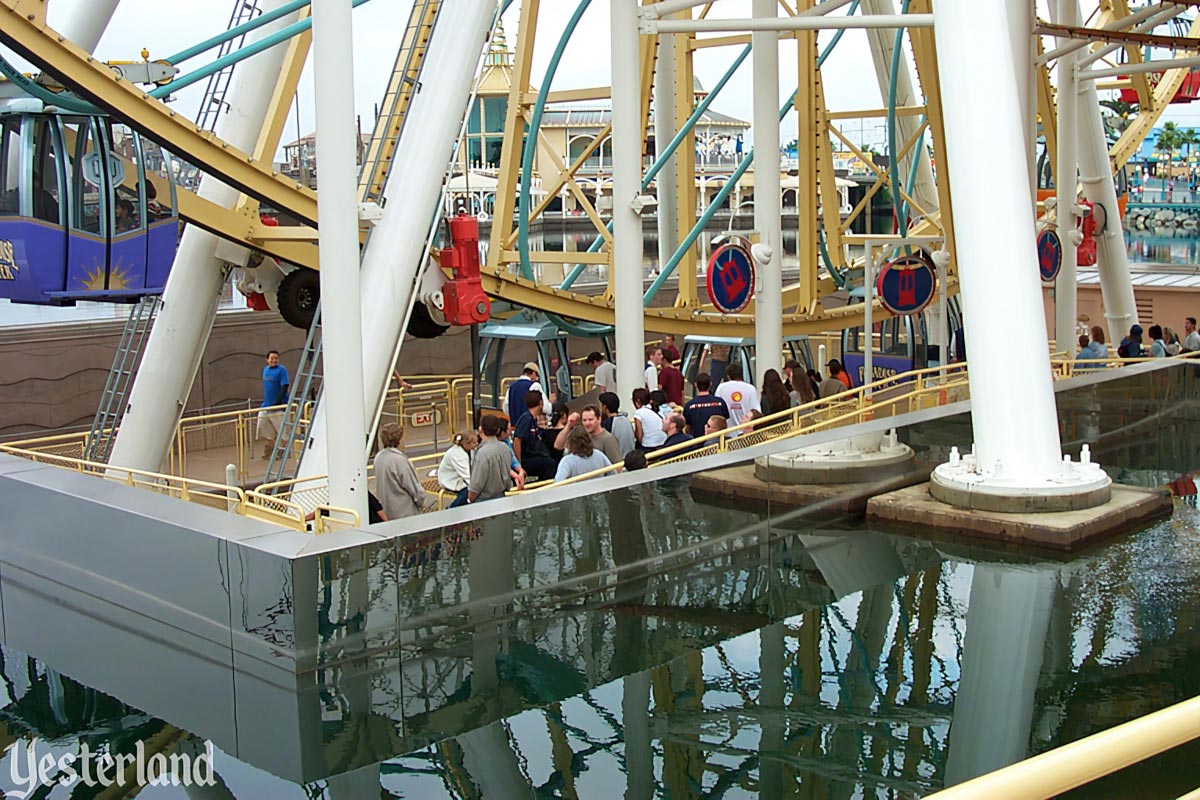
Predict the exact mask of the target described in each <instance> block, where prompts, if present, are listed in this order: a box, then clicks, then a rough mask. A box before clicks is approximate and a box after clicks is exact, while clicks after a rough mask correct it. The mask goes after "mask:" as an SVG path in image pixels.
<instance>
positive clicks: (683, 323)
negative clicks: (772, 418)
mask: <svg viewBox="0 0 1200 800" xmlns="http://www.w3.org/2000/svg"><path fill="white" fill-rule="evenodd" d="M40 5H41V3H37V2H31V0H0V43H3V44H5V45H7V46H8V47H11V48H12V49H13V50H14V51H15V52H17V53H18V54H20V55H21V56H22V57H24V58H26V59H27V60H29V61H30V62H31V63H33V64H36V65H37V66H38V67H40V68H41V69H43V70H45V71H46V72H47V73H49V74H51V75H53V76H54V77H55V78H57V79H58V80H59V81H60V82H61V83H62V84H63V85H64V86H66V87H67V88H68V89H69V90H71V91H72V92H74V93H75V94H77V95H78V96H79V97H81V98H84V99H86V100H88V101H90V102H92V103H94V104H95V105H96V106H98V107H99V108H101V109H103V110H104V111H105V112H107V113H109V114H112V115H113V116H114V117H117V118H118V119H121V120H122V121H124V122H125V123H126V124H128V125H129V126H130V127H131V128H133V129H134V130H136V131H138V132H139V133H141V134H142V135H144V136H146V137H147V138H149V139H151V140H153V141H155V142H158V143H159V144H160V145H162V146H163V147H165V148H166V149H168V150H170V151H171V152H177V153H181V154H183V155H185V156H186V157H187V158H188V160H189V161H191V162H192V163H195V164H199V165H201V167H202V168H203V169H204V171H205V172H207V173H209V174H211V175H214V176H215V177H217V178H219V179H220V180H222V181H225V182H226V183H228V184H230V185H231V186H235V187H237V188H238V189H239V190H240V191H242V192H244V193H245V194H246V195H248V196H250V197H252V198H255V199H256V200H259V201H260V202H263V203H266V204H269V205H271V206H273V207H275V208H279V209H284V210H287V211H288V212H289V213H290V214H292V215H293V216H295V217H296V218H297V219H299V220H300V221H301V222H303V223H306V224H307V225H308V226H311V227H300V228H266V227H265V226H262V225H260V224H258V222H257V221H256V220H255V219H252V218H251V217H249V216H248V215H246V214H244V213H241V212H239V211H237V210H230V209H226V208H222V207H220V206H218V205H216V204H214V203H211V202H208V201H206V200H204V199H202V198H200V197H198V196H197V195H195V194H193V193H191V192H188V191H186V190H182V189H181V190H179V192H178V206H179V214H180V216H181V217H182V218H183V219H184V220H185V221H187V222H188V223H190V224H194V225H196V226H198V227H200V228H203V229H205V230H207V231H209V232H210V233H213V234H215V235H217V236H221V237H222V238H225V239H229V240H230V241H233V242H236V243H238V244H243V245H249V246H251V247H254V248H256V249H258V250H261V251H263V252H264V253H266V254H267V255H270V256H273V257H276V258H279V259H282V260H285V261H288V262H290V263H294V264H297V265H299V266H303V267H308V268H311V269H317V268H318V263H317V248H316V247H315V246H314V238H315V237H314V228H315V226H316V219H317V204H316V197H317V196H316V193H315V192H313V191H311V190H309V189H307V188H306V187H304V186H303V185H302V184H300V183H298V182H296V181H293V180H290V179H288V178H286V177H284V176H282V175H280V174H279V173H278V172H277V171H275V170H274V169H273V168H272V167H271V166H270V165H269V164H267V163H263V162H262V161H258V160H256V159H255V158H254V157H253V156H251V155H250V154H247V153H245V152H242V151H240V150H238V149H237V148H234V147H231V146H230V145H229V144H227V143H226V142H223V141H221V139H219V138H218V137H217V136H216V135H214V134H213V133H212V132H210V131H207V130H204V129H203V128H201V127H199V126H198V125H196V124H195V123H194V122H192V121H191V120H189V119H187V118H186V117H184V115H182V114H179V113H177V112H175V111H173V110H171V109H170V108H169V107H168V106H166V105H164V104H162V103H160V102H159V101H157V100H155V99H154V98H152V97H150V96H149V95H148V94H146V93H145V92H143V91H142V90H141V89H140V88H139V87H138V86H136V85H135V84H133V83H131V82H129V81H127V80H124V79H123V78H121V77H120V76H119V75H117V74H116V73H114V72H113V71H112V70H111V69H109V67H108V66H107V65H106V64H105V63H104V62H102V61H99V60H97V59H94V58H92V57H91V56H89V55H88V54H87V53H86V52H84V51H83V50H81V49H80V48H78V47H76V46H75V45H74V44H73V43H72V42H70V41H69V40H68V39H66V37H64V36H63V35H62V34H59V33H58V32H57V31H55V30H54V29H52V28H50V27H49V26H48V25H47V24H46V23H45V21H44V19H42V18H41V16H40V15H39V14H38V13H35V12H36V9H35V8H34V6H40ZM483 271H484V275H483V284H484V289H485V290H486V291H487V292H488V294H490V295H491V296H492V297H493V298H496V299H502V300H506V301H508V302H511V303H515V304H518V305H523V306H528V307H531V308H538V309H546V310H549V311H553V312H555V313H558V314H560V315H561V316H564V317H568V318H571V319H578V320H582V321H585V322H594V323H600V324H610V325H611V324H613V322H614V309H613V302H612V300H611V299H609V298H606V297H593V296H589V295H587V294H583V293H578V292H572V291H568V290H560V289H557V288H554V287H551V286H545V285H541V284H538V283H537V282H535V281H532V280H528V279H524V278H521V277H519V276H518V275H516V274H514V273H513V272H511V271H510V270H509V269H508V268H507V267H505V266H497V267H490V266H489V267H484V270H483ZM950 288H951V290H952V291H956V290H957V287H956V286H951V287H950ZM789 291H790V292H791V293H793V294H794V293H795V291H796V290H795V288H794V287H793V288H792V289H790V290H789V289H785V297H786V296H787V295H788V294H789ZM785 302H786V301H785ZM875 314H876V319H882V318H885V317H887V316H888V313H887V312H886V311H885V310H883V309H882V308H881V307H877V308H876V309H875ZM861 322H862V306H861V305H858V306H851V307H846V308H836V309H824V310H822V311H821V312H819V313H815V314H792V315H785V317H784V329H785V334H787V335H795V334H801V333H815V332H818V331H821V330H827V329H828V328H829V327H830V326H831V325H833V326H835V327H845V326H850V325H855V324H861ZM646 323H647V325H648V326H650V327H651V328H652V329H653V330H656V331H662V332H670V333H675V334H678V335H682V334H688V333H697V332H698V331H699V330H701V329H709V330H711V331H712V332H713V333H714V335H724V336H753V335H754V317H753V315H752V314H743V315H720V314H716V313H713V312H711V311H709V310H706V309H703V308H700V309H693V308H677V307H673V306H668V307H662V308H647V309H646Z"/></svg>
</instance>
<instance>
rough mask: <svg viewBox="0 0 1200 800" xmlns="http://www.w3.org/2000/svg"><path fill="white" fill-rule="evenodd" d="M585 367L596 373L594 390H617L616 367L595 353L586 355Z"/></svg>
mask: <svg viewBox="0 0 1200 800" xmlns="http://www.w3.org/2000/svg"><path fill="white" fill-rule="evenodd" d="M587 365H588V366H589V367H592V369H594V370H595V371H596V388H597V389H599V390H600V391H601V392H615V391H616V390H617V366H616V365H615V364H613V363H612V362H610V361H608V360H607V359H605V357H604V356H603V355H602V354H600V353H599V352H597V351H593V352H591V353H589V354H588V357H587Z"/></svg>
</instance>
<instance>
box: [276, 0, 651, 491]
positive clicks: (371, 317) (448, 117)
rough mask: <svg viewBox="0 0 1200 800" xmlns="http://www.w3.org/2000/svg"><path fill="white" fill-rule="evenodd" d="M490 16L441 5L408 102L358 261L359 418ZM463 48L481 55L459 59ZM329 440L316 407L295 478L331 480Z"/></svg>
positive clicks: (402, 316)
mask: <svg viewBox="0 0 1200 800" xmlns="http://www.w3.org/2000/svg"><path fill="white" fill-rule="evenodd" d="M495 14H496V0H475V2H469V3H445V4H443V5H442V6H441V9H440V10H439V11H438V21H437V25H435V26H434V29H433V35H432V36H431V37H430V39H429V45H428V49H427V50H426V51H425V60H424V65H423V67H422V71H421V74H422V76H424V77H423V78H422V82H421V91H420V92H417V93H416V94H415V95H413V98H412V101H411V105H410V106H409V109H408V119H407V121H406V122H405V125H404V130H403V131H402V132H401V135H400V141H399V142H398V143H397V145H396V153H397V158H395V159H394V160H393V162H392V169H391V170H390V172H389V174H388V179H387V183H386V184H385V186H384V190H383V196H384V203H383V206H384V209H383V217H382V218H381V219H380V220H379V222H378V224H376V226H375V229H374V230H373V231H372V232H371V239H370V243H369V245H368V246H367V248H366V249H365V250H364V251H363V254H362V275H361V280H362V284H361V290H360V294H361V297H362V328H361V330H362V340H363V341H364V342H368V343H370V346H369V347H367V348H365V349H364V350H363V386H364V389H365V391H364V396H363V402H364V406H363V416H364V419H370V420H372V421H373V418H374V414H375V411H376V409H377V408H379V398H380V397H381V396H382V395H383V393H384V391H385V390H386V388H387V384H388V382H389V381H390V380H391V375H392V358H393V356H394V355H395V354H396V353H397V352H398V350H399V342H400V338H401V337H402V336H403V334H404V324H405V320H406V318H407V310H408V308H409V307H410V304H411V303H412V302H413V292H414V291H415V288H414V287H415V286H416V285H417V279H418V278H419V276H420V274H421V271H422V269H423V268H424V266H425V265H424V264H422V263H421V256H422V254H423V253H424V251H425V241H426V238H427V237H428V235H429V221H430V219H431V217H432V216H433V214H435V213H436V212H437V209H438V199H439V197H440V196H441V192H442V183H443V181H444V179H445V173H446V167H447V166H448V165H449V163H450V160H451V158H452V157H453V154H454V145H455V142H456V141H457V139H458V133H459V129H460V128H461V127H462V118H463V114H465V113H466V110H467V101H468V99H469V98H470V96H471V86H472V84H473V82H474V79H475V69H476V66H477V65H478V63H479V59H478V56H479V55H480V54H482V52H483V48H484V46H485V44H486V39H487V33H488V31H489V30H490V28H491V24H492V19H493V18H494V17H495ZM468 43H469V44H470V47H472V48H478V51H479V53H476V54H473V55H472V56H468V57H464V47H466V46H467V44H468ZM638 296H639V298H640V297H641V291H640V290H639V291H638ZM328 436H329V428H328V413H327V411H326V409H325V404H324V403H320V404H318V406H317V409H316V412H315V413H314V415H313V423H312V428H311V430H310V433H309V447H308V449H307V450H306V451H305V453H304V456H303V458H302V459H301V462H300V468H299V470H298V473H297V474H298V475H300V476H301V477H312V476H316V475H327V474H329V469H328V463H327V461H326V458H325V447H326V445H325V440H326V437H328ZM363 444H364V445H365V442H364V443H363ZM365 455H366V451H365V447H364V451H363V456H364V457H365Z"/></svg>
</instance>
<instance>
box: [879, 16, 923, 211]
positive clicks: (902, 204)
mask: <svg viewBox="0 0 1200 800" xmlns="http://www.w3.org/2000/svg"><path fill="white" fill-rule="evenodd" d="M908 5H909V0H904V2H903V3H902V4H901V6H900V13H901V14H907V13H908ZM904 30H905V29H904V28H897V29H896V39H895V43H894V44H893V46H892V67H891V76H890V77H891V81H890V84H889V86H888V108H887V112H888V113H887V129H888V154H889V155H888V179H889V182H890V183H891V184H892V208H893V209H894V211H895V214H896V226H897V228H898V229H899V230H900V231H906V230H908V202H907V201H906V200H905V199H904V194H903V193H902V192H901V190H900V187H901V186H902V185H904V184H901V183H900V156H899V148H900V142H898V141H897V139H896V77H897V76H898V75H899V74H900V56H901V46H902V45H903V44H904ZM924 139H925V137H924V135H923V134H922V136H921V137H920V139H919V140H918V141H917V143H916V145H915V146H914V150H913V154H912V163H913V165H916V163H917V151H916V149H915V148H916V147H920V146H921V145H923V144H924ZM912 174H913V177H914V179H915V177H916V172H915V171H913V173H912ZM906 189H907V191H909V192H911V191H912V186H911V184H908V185H907V187H906Z"/></svg>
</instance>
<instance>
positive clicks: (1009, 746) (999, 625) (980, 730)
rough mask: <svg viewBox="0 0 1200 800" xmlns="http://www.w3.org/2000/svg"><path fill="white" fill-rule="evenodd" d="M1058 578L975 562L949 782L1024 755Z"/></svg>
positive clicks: (952, 727)
mask: <svg viewBox="0 0 1200 800" xmlns="http://www.w3.org/2000/svg"><path fill="white" fill-rule="evenodd" d="M1056 583H1057V579H1056V576H1055V573H1054V572H1053V571H1051V570H1032V569H1017V568H1015V567H1011V566H1005V565H1000V564H988V565H982V564H981V565H979V566H976V567H975V574H974V576H973V577H972V579H971V599H970V605H969V606H968V607H967V635H966V641H965V642H964V644H963V654H962V678H961V680H960V681H959V686H958V695H957V697H956V698H955V701H954V720H953V722H952V723H951V725H950V755H949V759H948V760H947V763H946V774H945V783H946V785H947V786H951V785H954V784H956V783H961V782H962V781H965V780H968V779H970V778H974V777H976V776H977V775H982V774H984V773H986V772H991V771H992V770H995V769H999V768H1000V767H1003V766H1006V765H1008V764H1012V763H1014V762H1016V761H1019V760H1021V759H1022V758H1024V757H1025V755H1026V753H1027V752H1028V749H1029V733H1030V729H1031V725H1032V721H1033V701H1034V693H1035V691H1036V689H1037V684H1038V674H1039V672H1040V671H1041V668H1042V656H1043V653H1044V651H1045V646H1046V633H1047V630H1048V628H1049V625H1050V609H1051V606H1052V604H1053V600H1054V588H1055V585H1056Z"/></svg>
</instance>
